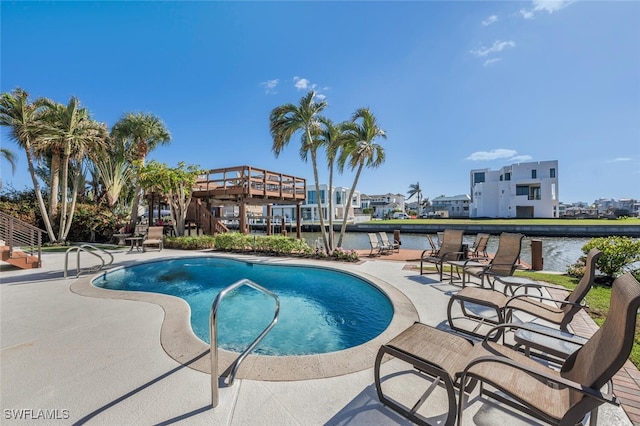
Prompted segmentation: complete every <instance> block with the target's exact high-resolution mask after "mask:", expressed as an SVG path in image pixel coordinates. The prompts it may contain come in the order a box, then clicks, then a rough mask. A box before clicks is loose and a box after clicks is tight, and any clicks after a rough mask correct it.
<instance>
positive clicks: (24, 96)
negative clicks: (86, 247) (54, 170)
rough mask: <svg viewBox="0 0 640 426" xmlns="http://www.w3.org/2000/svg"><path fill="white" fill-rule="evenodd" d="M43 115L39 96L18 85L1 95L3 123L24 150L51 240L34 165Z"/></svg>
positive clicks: (48, 223)
mask: <svg viewBox="0 0 640 426" xmlns="http://www.w3.org/2000/svg"><path fill="white" fill-rule="evenodd" d="M42 115H43V111H42V101H41V100H39V99H38V100H36V101H34V102H30V101H29V94H28V93H27V92H26V91H25V90H23V89H21V88H19V87H18V88H16V89H14V90H13V92H12V93H3V94H2V95H1V96H0V126H5V127H8V128H9V129H10V132H9V137H10V138H11V139H12V140H13V141H14V142H16V143H17V144H18V146H20V148H22V149H24V151H25V154H26V157H27V167H28V168H29V174H30V175H31V180H32V182H33V189H34V191H35V193H36V200H37V202H38V207H39V208H40V212H41V214H42V220H43V222H44V226H45V228H46V230H47V234H48V235H49V239H50V240H51V241H55V235H54V233H53V228H52V227H51V222H50V220H49V215H48V214H47V207H46V205H45V203H44V199H43V198H42V193H41V192H40V183H39V182H38V177H37V175H36V170H35V167H34V161H35V159H36V153H35V152H34V144H37V142H38V138H39V136H40V132H41V130H42Z"/></svg>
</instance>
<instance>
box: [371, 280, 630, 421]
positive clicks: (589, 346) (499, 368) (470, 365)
mask: <svg viewBox="0 0 640 426" xmlns="http://www.w3.org/2000/svg"><path fill="white" fill-rule="evenodd" d="M638 307H640V283H638V281H636V280H635V278H634V277H633V276H632V275H631V274H625V275H623V276H621V277H619V278H618V279H616V281H615V282H614V284H613V288H612V292H611V308H610V310H609V315H608V316H607V319H606V320H605V322H604V324H603V325H602V327H601V328H600V329H599V330H598V331H596V333H595V334H594V335H593V336H592V337H591V338H590V339H589V340H588V341H587V342H586V343H585V344H584V346H582V347H581V348H579V349H578V350H577V351H576V352H574V353H573V354H572V355H570V356H569V358H568V359H567V360H566V362H565V363H564V364H563V365H562V367H561V369H560V371H557V370H553V369H551V368H549V367H547V366H545V365H543V364H541V363H539V362H537V361H536V360H534V359H533V358H529V357H527V356H525V355H524V354H522V353H521V352H519V351H517V350H515V349H512V348H510V347H508V346H503V345H501V344H499V343H497V342H494V341H492V340H491V339H490V338H489V335H487V337H485V339H484V340H483V341H482V342H480V343H476V344H473V343H472V342H470V341H468V340H466V339H464V338H462V337H460V336H457V335H454V334H451V333H447V332H446V331H443V330H439V329H436V328H433V327H430V326H428V325H425V324H421V323H414V324H413V325H412V326H410V327H409V328H407V329H406V330H404V331H403V332H401V333H400V334H399V335H398V336H396V337H395V338H393V339H392V340H391V341H389V342H388V343H387V344H385V345H382V346H381V347H380V350H379V351H378V355H377V357H376V361H375V365H374V379H375V385H376V390H377V393H378V397H379V399H380V401H381V402H382V403H383V404H384V405H387V406H389V407H390V408H392V409H393V410H395V411H397V412H398V413H400V414H402V415H403V416H405V417H407V418H408V419H411V420H412V421H414V422H416V423H418V424H428V423H427V421H428V420H427V419H425V418H423V417H422V416H421V415H420V414H419V410H420V408H421V406H422V405H423V404H424V402H425V400H426V399H428V398H429V397H430V395H431V393H432V392H433V391H434V390H435V389H436V388H437V387H438V385H439V384H440V383H442V384H443V385H444V388H445V390H446V394H447V398H448V411H447V417H446V420H445V421H444V424H445V425H452V424H453V423H454V421H455V420H456V417H457V418H458V424H461V419H462V415H463V410H464V405H465V397H466V395H468V397H469V398H470V396H471V392H473V389H474V387H475V385H476V383H477V382H478V381H479V382H481V383H482V386H480V393H481V394H482V395H486V396H488V397H490V398H493V399H495V400H497V401H499V402H500V403H503V404H506V405H508V406H510V407H512V408H515V409H516V410H519V411H522V412H524V413H526V414H528V415H531V416H533V417H535V418H538V419H540V420H543V421H545V422H547V423H551V424H559V425H574V424H576V423H578V422H579V421H580V420H581V419H583V418H584V417H585V416H586V415H587V414H588V413H589V412H592V419H594V418H595V413H596V411H595V410H596V409H597V407H598V406H600V405H601V404H602V403H604V402H608V403H612V404H616V405H617V404H618V402H617V400H616V398H615V396H614V395H613V387H612V385H611V378H612V377H613V375H614V374H615V373H616V372H617V371H618V370H619V369H620V368H621V367H622V366H623V364H624V363H625V361H626V360H627V358H628V357H629V354H630V353H631V348H632V346H633V341H634V334H635V324H636V315H637V311H638ZM516 327H520V326H519V325H516V324H501V325H499V326H497V327H496V328H495V331H496V332H499V329H504V328H516ZM389 357H395V358H398V359H400V360H402V361H404V362H407V363H410V364H411V365H412V366H413V367H414V368H416V369H417V370H418V371H420V372H421V373H424V374H421V375H420V376H419V377H421V378H423V379H425V380H428V381H429V382H431V384H430V385H429V387H428V389H427V390H426V392H424V393H422V392H419V394H421V396H420V399H419V400H418V402H417V403H416V404H414V405H413V406H412V408H408V407H406V406H404V405H401V404H400V403H399V402H398V401H396V400H394V399H393V398H390V397H389V396H387V395H385V393H384V392H383V382H384V381H386V380H393V379H394V377H397V376H398V375H399V374H398V373H393V374H389V375H387V376H385V379H384V380H383V379H382V377H381V374H380V370H381V364H382V361H383V359H385V358H389ZM607 383H609V386H608V388H607V391H606V393H603V391H602V389H603V388H604V386H605V384H607ZM455 388H458V394H459V396H458V404H457V405H458V407H457V410H456V409H455V406H456V401H455V391H456V389H455ZM394 389H397V388H394ZM456 411H457V413H456ZM438 420H441V419H438Z"/></svg>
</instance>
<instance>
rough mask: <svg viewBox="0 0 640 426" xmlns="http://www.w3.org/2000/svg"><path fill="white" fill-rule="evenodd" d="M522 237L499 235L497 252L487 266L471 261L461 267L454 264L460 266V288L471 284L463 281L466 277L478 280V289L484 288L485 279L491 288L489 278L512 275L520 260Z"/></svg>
mask: <svg viewBox="0 0 640 426" xmlns="http://www.w3.org/2000/svg"><path fill="white" fill-rule="evenodd" d="M523 237H524V235H522V234H512V233H508V232H503V233H502V234H500V239H499V240H498V250H497V251H496V254H495V255H494V256H493V258H492V259H491V260H490V261H489V263H487V264H483V263H479V262H478V261H477V260H473V259H470V260H468V261H466V262H465V263H464V264H463V265H460V264H459V263H456V265H455V266H462V287H465V285H466V284H467V283H470V282H471V281H470V280H469V281H467V280H466V279H465V277H467V276H474V277H477V278H480V287H484V281H485V280H484V279H485V277H486V278H487V284H488V285H489V286H490V287H491V288H493V286H494V285H493V282H492V281H491V280H490V279H489V278H490V277H492V276H511V275H513V273H514V272H515V270H516V268H517V264H518V260H519V259H520V251H521V249H522V238H523Z"/></svg>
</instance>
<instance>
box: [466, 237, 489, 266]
mask: <svg viewBox="0 0 640 426" xmlns="http://www.w3.org/2000/svg"><path fill="white" fill-rule="evenodd" d="M489 237H490V235H489V234H478V235H476V240H475V241H474V242H473V245H472V246H471V248H470V249H469V251H468V252H467V259H473V260H483V259H488V258H489V255H488V254H487V244H488V243H489Z"/></svg>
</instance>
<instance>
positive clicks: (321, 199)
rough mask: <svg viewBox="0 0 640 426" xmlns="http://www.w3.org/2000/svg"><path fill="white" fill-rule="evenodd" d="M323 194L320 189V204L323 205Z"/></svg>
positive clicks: (322, 190) (323, 191)
mask: <svg viewBox="0 0 640 426" xmlns="http://www.w3.org/2000/svg"><path fill="white" fill-rule="evenodd" d="M324 194H325V190H324V189H321V190H320V204H324V203H325V201H324V200H325V198H324Z"/></svg>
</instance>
